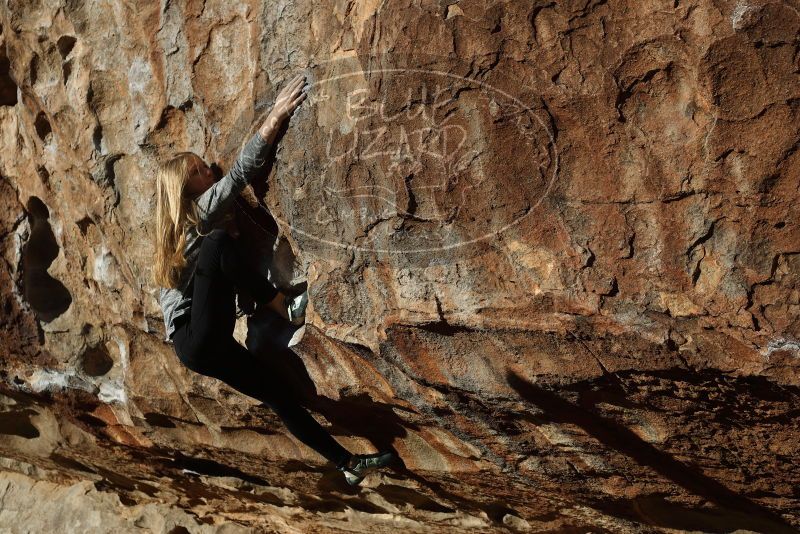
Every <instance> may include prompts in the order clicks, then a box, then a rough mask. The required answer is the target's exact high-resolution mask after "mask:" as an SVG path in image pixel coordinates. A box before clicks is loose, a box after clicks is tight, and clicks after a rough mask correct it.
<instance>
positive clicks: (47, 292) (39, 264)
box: [22, 197, 72, 323]
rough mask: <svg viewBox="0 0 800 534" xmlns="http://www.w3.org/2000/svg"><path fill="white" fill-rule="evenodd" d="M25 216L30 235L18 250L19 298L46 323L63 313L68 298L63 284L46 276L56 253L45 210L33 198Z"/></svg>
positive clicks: (29, 202) (41, 203)
mask: <svg viewBox="0 0 800 534" xmlns="http://www.w3.org/2000/svg"><path fill="white" fill-rule="evenodd" d="M27 212H28V217H29V222H30V226H31V234H30V238H29V239H28V241H27V243H25V245H24V246H23V249H22V272H23V278H22V288H23V295H24V297H25V300H26V301H27V302H28V303H29V304H30V305H31V308H33V311H34V313H35V314H36V316H37V317H38V318H39V320H41V321H43V322H45V323H49V322H50V321H52V320H53V319H55V318H56V317H58V316H59V315H61V314H62V313H64V312H65V311H67V308H69V306H70V304H72V296H71V295H70V293H69V291H68V290H67V288H66V287H65V286H64V284H62V283H61V282H59V281H58V280H56V279H55V278H53V277H52V276H50V274H48V272H47V268H48V267H50V264H51V263H53V260H55V259H56V257H57V256H58V251H59V248H58V243H56V238H55V236H54V235H53V230H52V229H51V228H50V223H49V222H48V219H49V218H50V212H49V211H48V210H47V206H45V205H44V202H42V201H41V200H39V199H38V198H37V197H31V198H30V200H28V205H27Z"/></svg>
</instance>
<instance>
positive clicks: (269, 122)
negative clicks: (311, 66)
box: [260, 74, 308, 138]
mask: <svg viewBox="0 0 800 534" xmlns="http://www.w3.org/2000/svg"><path fill="white" fill-rule="evenodd" d="M305 80H306V76H305V74H298V75H297V76H295V77H294V78H292V80H291V81H289V83H288V84H286V87H284V88H283V89H282V90H281V92H280V93H278V97H277V98H276V99H275V105H274V106H273V107H272V111H270V112H269V115H267V118H266V120H265V121H264V124H262V125H261V128H260V132H261V135H262V136H263V137H265V138H266V137H268V134H269V131H270V130H273V131H274V130H277V129H278V128H280V127H281V126H282V125H283V123H285V122H286V121H287V120H288V119H289V117H291V116H292V113H293V112H294V110H295V109H297V106H299V105H300V103H301V102H302V101H303V100H305V98H306V92H305V89H306V88H307V87H308V86H303V83H304V82H305Z"/></svg>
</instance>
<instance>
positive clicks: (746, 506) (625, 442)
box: [507, 372, 797, 533]
mask: <svg viewBox="0 0 800 534" xmlns="http://www.w3.org/2000/svg"><path fill="white" fill-rule="evenodd" d="M507 379H508V383H509V385H510V386H511V387H512V388H513V389H514V390H515V391H516V392H517V393H518V394H519V396H520V397H522V398H523V399H524V400H526V401H528V402H530V403H531V404H533V405H535V406H537V407H538V408H540V409H541V410H543V411H544V414H542V415H540V416H539V417H540V418H541V419H543V420H545V421H547V422H552V423H556V424H571V425H575V426H577V427H579V428H581V429H582V430H583V431H584V432H586V433H587V434H588V435H590V436H592V437H593V438H594V439H596V440H597V441H599V442H600V443H601V444H602V445H604V446H605V447H608V448H610V449H613V450H615V451H617V452H619V453H621V454H623V455H625V456H628V457H629V458H631V459H632V460H634V461H635V462H637V463H639V464H640V465H643V466H646V467H649V468H650V469H652V470H653V471H655V472H656V473H658V474H659V475H661V476H662V477H664V478H666V479H667V480H670V481H672V482H674V483H675V484H677V485H679V486H681V487H683V488H684V489H686V490H687V491H689V492H691V493H694V494H696V495H699V496H701V497H703V498H705V499H707V500H709V501H711V502H713V503H714V504H716V505H717V506H718V507H719V508H718V509H716V510H711V511H702V512H700V511H695V512H693V513H692V514H689V513H685V514H683V513H682V511H685V510H684V509H683V508H681V507H679V506H676V505H674V504H669V503H666V502H665V501H662V500H656V501H653V500H652V499H651V500H649V501H648V500H641V499H640V501H641V502H638V501H637V502H635V503H634V502H631V503H625V504H624V505H623V504H621V503H619V502H609V501H603V503H596V502H595V503H592V506H595V507H597V508H599V509H603V508H606V510H604V511H606V512H608V513H616V514H617V515H621V516H623V517H624V516H628V517H631V516H633V517H635V518H637V519H645V520H647V521H650V522H652V523H654V524H656V525H659V526H664V527H669V528H676V529H685V528H689V527H691V528H693V529H702V530H707V529H710V530H709V531H711V532H722V531H728V529H729V528H730V526H731V525H735V526H736V527H737V528H740V529H741V528H744V529H750V530H755V531H757V532H787V533H788V532H797V530H795V529H794V528H793V527H791V526H790V525H789V524H787V523H786V522H785V521H784V520H783V518H781V517H780V516H778V515H777V514H775V513H773V512H772V511H770V510H768V509H767V508H765V507H763V506H760V505H759V504H757V503H755V502H753V501H751V500H750V499H748V498H746V497H744V496H741V495H738V494H737V493H735V492H733V491H731V490H730V489H728V488H726V487H725V486H723V485H722V484H720V483H719V482H717V481H716V480H714V479H713V478H710V477H708V476H706V475H704V474H703V473H701V472H700V471H699V470H698V469H695V468H693V467H691V466H689V465H686V464H684V463H682V462H680V461H678V460H676V459H675V458H673V457H672V456H670V455H669V454H667V453H665V452H663V451H660V450H658V449H657V448H656V447H654V446H653V445H651V444H650V443H648V442H646V441H644V440H642V439H641V438H640V437H639V436H638V435H636V434H635V433H634V432H632V431H631V430H629V429H628V428H626V427H624V426H622V425H620V424H618V423H617V422H616V421H614V420H613V419H610V418H608V417H603V416H602V415H600V414H597V413H595V412H592V411H589V410H587V409H585V408H583V407H581V406H578V405H576V404H573V403H571V402H569V401H567V400H565V399H563V398H561V397H560V396H559V395H557V394H556V393H554V392H552V391H549V390H547V389H544V388H542V387H540V386H537V385H535V384H532V383H530V382H528V381H527V380H525V379H524V378H522V377H520V376H519V375H517V374H516V373H514V372H509V373H508V375H507ZM642 506H644V507H645V508H648V509H649V510H650V511H651V513H646V512H645V513H640V512H641V509H642ZM677 508H681V509H680V510H678V509H677ZM643 516H645V517H643Z"/></svg>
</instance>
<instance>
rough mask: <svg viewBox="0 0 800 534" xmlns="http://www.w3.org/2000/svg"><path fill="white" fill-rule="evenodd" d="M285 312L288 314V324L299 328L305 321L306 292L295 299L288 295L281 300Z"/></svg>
mask: <svg viewBox="0 0 800 534" xmlns="http://www.w3.org/2000/svg"><path fill="white" fill-rule="evenodd" d="M283 303H284V306H286V312H287V313H288V314H289V322H290V323H292V324H293V325H294V326H300V325H302V324H303V321H305V315H306V305H307V304H308V290H306V291H303V292H302V293H300V294H299V295H297V296H296V297H289V296H288V295H287V296H286V297H285V298H284V300H283Z"/></svg>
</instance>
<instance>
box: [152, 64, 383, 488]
mask: <svg viewBox="0 0 800 534" xmlns="http://www.w3.org/2000/svg"><path fill="white" fill-rule="evenodd" d="M304 82H305V76H304V75H297V76H295V77H294V78H293V79H292V80H291V81H290V82H289V83H288V84H287V85H286V87H284V89H283V90H282V91H281V92H280V93H279V94H278V96H277V99H276V101H275V105H274V106H273V108H272V110H271V111H270V113H269V114H268V115H267V118H266V120H265V121H264V122H263V124H262V125H261V126H260V127H259V129H258V131H257V132H256V133H255V134H254V135H253V136H252V137H251V138H250V139H249V140H248V141H247V143H246V144H245V146H244V148H243V149H242V151H241V152H240V154H239V156H238V158H237V159H236V162H235V163H234V164H233V167H232V168H231V170H230V172H228V173H227V174H226V175H225V176H224V177H223V178H222V179H220V180H219V181H217V182H215V181H214V175H213V173H212V171H211V169H210V168H209V167H208V165H206V164H205V163H204V162H203V160H202V159H201V158H200V157H199V156H197V155H196V154H194V153H192V152H180V153H178V154H176V155H175V156H174V157H173V158H172V159H170V160H168V161H166V162H165V163H163V164H162V165H161V166H160V168H159V170H158V173H157V180H156V202H157V207H156V232H155V250H156V254H155V269H154V281H155V283H156V285H157V286H159V288H160V293H159V303H160V305H161V309H162V311H163V313H164V325H165V327H166V336H167V337H166V339H165V341H168V342H170V341H171V342H172V343H173V346H174V349H175V353H176V354H177V356H178V359H179V360H180V361H181V362H182V363H183V364H184V365H185V366H186V367H188V368H189V369H191V370H193V371H195V372H197V373H200V374H203V375H206V376H211V377H215V378H218V379H220V380H222V381H224V382H226V383H227V384H229V385H231V386H232V387H234V388H235V389H237V390H239V391H241V392H242V393H244V394H246V395H249V396H251V397H254V398H256V399H258V400H260V401H262V402H264V403H265V404H267V405H268V406H270V408H272V409H273V410H274V411H275V413H276V414H277V415H278V416H279V417H280V418H281V419H282V420H283V422H284V424H285V425H286V427H287V428H288V429H289V431H290V432H291V433H292V434H294V435H295V436H296V437H297V438H298V439H299V440H300V441H302V442H303V443H305V444H306V445H308V446H309V447H311V448H313V449H314V450H316V451H317V452H319V453H320V454H321V455H322V456H324V457H325V458H326V459H327V460H329V461H331V462H333V463H334V464H335V465H336V468H337V469H339V470H340V471H342V472H343V473H344V475H345V479H346V480H347V482H348V483H350V484H359V483H360V482H361V480H362V479H363V478H364V476H365V475H366V473H367V472H368V471H369V470H371V469H373V468H378V467H383V466H385V465H387V464H389V463H390V462H391V461H392V460H393V459H394V455H393V453H392V452H388V451H387V452H382V453H378V454H369V455H362V454H351V453H350V452H348V451H347V450H346V449H345V448H344V447H342V446H341V445H340V444H339V443H337V442H336V440H334V439H333V437H332V436H331V435H330V434H329V433H328V432H327V431H326V430H325V429H324V428H323V427H322V426H321V425H320V424H319V423H318V422H317V421H316V420H315V419H314V418H313V417H311V415H310V414H309V413H308V412H307V411H306V410H305V409H304V408H303V407H302V406H300V405H299V404H298V403H297V402H296V401H295V400H293V399H294V396H293V395H291V393H290V392H289V391H287V389H286V385H285V381H281V380H280V378H277V377H275V376H274V373H269V372H265V370H264V367H263V366H262V365H260V363H259V360H258V359H257V357H256V356H255V355H254V354H252V353H250V351H248V350H247V349H246V348H245V347H243V346H242V345H240V344H239V343H238V342H237V341H236V339H234V337H233V328H234V324H235V321H236V303H235V297H236V293H237V291H240V290H242V289H243V290H244V291H246V292H247V293H249V294H250V296H252V297H253V298H254V299H255V300H256V302H257V303H258V304H259V305H262V304H263V305H266V306H268V307H269V308H271V309H272V310H273V311H275V312H276V313H277V314H279V315H280V316H281V317H283V318H284V319H285V320H287V321H290V322H291V323H292V324H294V325H296V326H298V325H300V324H302V321H303V318H304V314H305V307H306V303H307V301H308V294H307V292H304V293H303V294H301V295H299V296H297V297H295V298H289V297H288V296H286V295H284V294H283V293H282V292H281V291H279V290H278V288H276V287H275V286H274V285H272V283H270V282H269V281H268V280H267V278H265V277H263V276H261V275H260V273H257V272H255V271H253V270H250V269H249V268H248V267H246V264H245V263H244V262H243V261H242V258H241V257H240V256H239V255H238V251H237V249H236V247H235V246H234V241H233V240H234V239H235V238H236V237H237V236H238V232H237V231H236V230H234V229H232V228H231V227H230V226H228V224H227V222H228V221H229V220H230V214H231V213H230V212H231V211H232V210H231V207H232V205H233V204H234V202H235V198H236V196H237V195H238V194H239V193H240V192H241V191H242V189H244V187H245V186H246V185H247V184H248V183H249V182H250V181H251V180H252V179H253V178H254V177H255V176H256V175H257V174H258V171H259V170H260V169H261V167H262V166H263V164H264V163H265V160H266V158H267V154H268V152H269V148H270V147H271V146H272V145H273V143H274V142H275V137H276V134H277V132H278V130H279V129H280V128H281V126H282V125H284V123H286V122H287V121H288V119H289V117H290V116H291V115H292V113H293V111H294V110H295V108H297V106H299V105H300V103H301V102H302V101H303V100H304V99H305V97H306V91H307V89H308V85H304Z"/></svg>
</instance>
